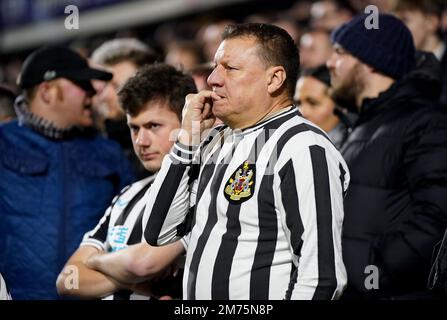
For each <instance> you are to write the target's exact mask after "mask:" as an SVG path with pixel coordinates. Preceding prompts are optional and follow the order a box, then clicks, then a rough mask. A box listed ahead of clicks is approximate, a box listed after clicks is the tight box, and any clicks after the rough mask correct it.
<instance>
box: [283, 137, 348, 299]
mask: <svg viewBox="0 0 447 320" xmlns="http://www.w3.org/2000/svg"><path fill="white" fill-rule="evenodd" d="M295 139H296V138H294V139H291V140H290V141H289V143H287V144H286V146H285V147H284V152H282V154H281V156H280V158H281V157H284V159H279V161H278V165H280V168H279V170H278V171H277V172H278V178H279V183H278V184H279V188H278V189H279V190H280V197H279V199H278V201H279V202H280V203H281V205H280V206H279V208H280V211H281V215H282V216H281V219H282V221H283V227H284V229H285V233H286V235H287V236H288V238H289V239H288V241H289V244H290V246H291V252H292V253H293V265H292V266H291V273H290V281H289V287H288V290H287V292H286V293H285V298H286V299H300V300H303V299H314V300H329V299H336V298H338V297H339V296H340V295H341V293H342V291H343V289H344V287H345V286H346V270H345V267H344V264H343V260H342V252H341V229H342V223H343V191H344V186H343V183H344V182H345V181H341V175H343V178H345V179H346V177H344V174H345V173H346V171H347V168H345V169H343V171H345V172H341V171H340V168H341V166H340V161H343V160H342V159H341V157H340V156H339V153H338V151H336V150H335V148H333V146H330V145H328V144H325V143H321V145H320V144H310V145H305V146H303V147H302V148H299V150H297V148H296V146H297V145H299V143H297V141H294V140H295ZM317 140H318V139H317ZM320 140H321V139H320ZM301 144H302V143H301ZM284 155H287V156H284ZM343 163H344V161H343Z"/></svg>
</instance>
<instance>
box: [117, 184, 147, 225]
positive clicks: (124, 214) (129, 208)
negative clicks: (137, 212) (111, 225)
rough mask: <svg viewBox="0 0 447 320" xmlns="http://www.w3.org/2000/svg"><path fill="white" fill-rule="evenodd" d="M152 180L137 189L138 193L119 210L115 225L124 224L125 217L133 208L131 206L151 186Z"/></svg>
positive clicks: (133, 205)
mask: <svg viewBox="0 0 447 320" xmlns="http://www.w3.org/2000/svg"><path fill="white" fill-rule="evenodd" d="M152 181H153V180H151V181H150V182H148V184H147V185H145V186H144V187H143V188H142V189H141V190H140V191H138V193H137V194H136V195H135V196H134V197H133V198H132V199H131V200H130V201H129V203H128V204H127V205H126V207H125V208H124V210H123V211H122V212H121V214H120V216H119V217H118V219H116V221H115V226H122V225H124V223H125V222H126V220H127V217H128V216H129V213H130V212H131V211H132V210H133V207H135V205H136V204H137V203H138V202H139V201H140V200H141V198H143V196H144V194H145V193H146V191H147V189H149V187H150V186H151V184H152Z"/></svg>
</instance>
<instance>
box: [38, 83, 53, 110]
mask: <svg viewBox="0 0 447 320" xmlns="http://www.w3.org/2000/svg"><path fill="white" fill-rule="evenodd" d="M37 95H38V97H39V99H40V100H41V101H43V102H44V103H45V104H51V103H52V102H54V101H55V100H56V99H57V88H56V85H55V83H54V82H53V81H44V82H42V83H40V84H39V87H38V88H37Z"/></svg>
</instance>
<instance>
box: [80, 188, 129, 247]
mask: <svg viewBox="0 0 447 320" xmlns="http://www.w3.org/2000/svg"><path fill="white" fill-rule="evenodd" d="M130 186H131V185H128V186H126V187H124V188H123V190H121V192H120V193H119V194H118V195H117V196H116V197H115V199H114V201H112V204H111V205H110V209H109V212H108V214H107V217H106V219H105V220H104V221H103V223H101V225H100V226H99V228H98V230H96V231H95V233H93V234H92V235H91V236H89V237H88V238H89V239H95V240H98V241H100V242H102V243H104V242H106V240H107V233H108V230H109V223H110V215H111V213H112V211H113V208H114V207H115V204H116V203H117V202H118V200H119V199H120V197H121V196H122V195H123V194H124V193H125V192H126V191H127V190H129V188H130Z"/></svg>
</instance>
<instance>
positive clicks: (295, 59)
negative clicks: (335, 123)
mask: <svg viewBox="0 0 447 320" xmlns="http://www.w3.org/2000/svg"><path fill="white" fill-rule="evenodd" d="M242 37H253V38H255V40H256V42H258V43H259V44H260V47H261V50H260V52H259V53H260V54H259V57H260V58H261V59H262V60H263V61H264V62H265V63H266V65H267V66H283V67H284V69H285V70H286V75H287V79H286V89H287V92H288V94H289V96H290V97H293V95H294V93H295V84H296V81H297V79H298V74H299V67H300V56H299V53H298V47H297V45H296V44H295V42H294V41H293V39H292V37H291V36H290V35H289V34H288V33H287V31H285V30H284V29H282V28H280V27H277V26H274V25H271V24H264V23H242V24H231V25H228V26H227V27H226V28H225V30H224V32H223V33H222V40H227V39H234V38H242Z"/></svg>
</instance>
